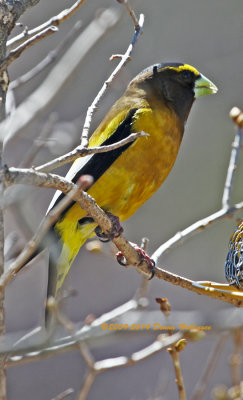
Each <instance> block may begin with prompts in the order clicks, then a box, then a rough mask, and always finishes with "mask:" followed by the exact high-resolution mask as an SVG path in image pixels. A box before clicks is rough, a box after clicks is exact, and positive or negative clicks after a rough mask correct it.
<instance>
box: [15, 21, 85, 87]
mask: <svg viewBox="0 0 243 400" xmlns="http://www.w3.org/2000/svg"><path fill="white" fill-rule="evenodd" d="M81 27H82V23H81V21H77V22H76V24H75V25H74V27H73V28H72V29H71V31H70V32H69V33H68V34H67V36H66V37H65V38H64V40H63V41H62V42H61V43H60V44H59V45H58V46H57V47H56V48H55V49H54V50H51V51H50V52H49V53H48V54H47V56H46V57H45V58H43V60H42V61H41V62H40V63H39V64H37V65H36V66H35V67H34V68H32V69H31V70H30V71H28V72H26V73H25V74H24V75H22V76H20V77H19V78H17V79H15V81H13V82H11V83H10V85H9V86H10V88H11V89H16V88H18V87H19V86H21V85H23V84H24V83H27V82H29V81H30V80H31V79H33V78H35V77H36V76H37V75H38V74H39V73H40V72H42V71H43V70H45V68H47V67H48V66H49V65H50V64H52V63H53V62H54V61H55V60H56V59H57V57H58V56H59V55H60V54H61V53H62V52H63V51H64V49H65V48H66V47H67V45H68V44H69V43H71V42H72V41H73V39H74V37H75V36H76V35H77V34H78V33H79V32H80V30H81Z"/></svg>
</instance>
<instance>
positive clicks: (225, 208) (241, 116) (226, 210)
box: [152, 107, 243, 263]
mask: <svg viewBox="0 0 243 400" xmlns="http://www.w3.org/2000/svg"><path fill="white" fill-rule="evenodd" d="M230 115H231V117H232V119H233V120H234V122H235V123H236V124H237V125H238V130H237V131H236V134H235V139H234V143H233V148H232V151H231V157H230V163H229V167H228V171H227V178H226V183H225V188H224V193H223V199H222V208H221V209H220V210H219V211H217V212H215V213H213V214H211V215H209V216H208V217H206V218H203V219H201V220H199V221H197V222H195V223H194V224H192V225H190V226H188V227H187V228H185V229H183V231H181V232H177V233H176V234H175V235H174V236H173V237H172V238H170V239H169V240H167V242H165V243H163V244H162V245H161V246H160V247H159V248H158V249H157V250H156V251H155V252H154V254H153V255H152V258H153V260H154V261H155V262H156V263H157V261H158V259H159V258H160V257H161V256H162V255H163V254H164V253H165V252H168V251H170V250H171V249H173V248H174V247H176V246H178V245H179V244H182V243H183V241H184V240H185V239H189V238H190V237H192V236H193V235H195V234H196V233H198V232H200V231H201V230H203V229H205V228H206V227H208V226H209V225H211V224H212V223H213V222H216V221H218V220H219V219H221V218H223V217H225V216H231V210H232V208H230V207H229V203H230V195H231V191H232V185H233V178H234V172H235V169H236V163H237V160H238V154H239V151H240V147H241V124H242V127H243V122H242V121H243V113H242V112H241V110H240V109H238V108H237V107H234V108H233V109H232V110H231V112H230ZM238 205H240V203H238ZM240 208H242V207H241V206H240Z"/></svg>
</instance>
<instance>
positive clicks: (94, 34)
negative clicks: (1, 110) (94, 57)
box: [0, 8, 120, 143]
mask: <svg viewBox="0 0 243 400" xmlns="http://www.w3.org/2000/svg"><path fill="white" fill-rule="evenodd" d="M119 18H120V14H119V13H118V12H117V10H114V9H113V8H112V9H107V10H105V11H103V12H102V13H101V14H100V15H99V17H98V18H96V19H95V20H94V21H92V22H91V23H90V24H89V25H88V26H87V27H86V29H85V30H84V31H83V32H82V33H81V34H80V35H79V36H78V37H77V39H76V40H75V41H74V42H73V43H72V45H71V46H70V47H69V49H68V50H67V51H66V53H65V54H64V55H63V57H62V58H61V59H60V61H59V62H58V63H57V64H56V65H55V66H54V68H53V69H52V70H51V72H50V73H49V74H48V76H47V77H46V79H45V80H44V81H43V83H42V84H41V86H39V87H38V88H37V89H36V90H35V91H34V92H33V93H32V94H31V95H30V96H29V97H28V98H27V99H26V100H24V101H23V103H21V104H20V105H19V107H18V108H17V109H16V110H15V111H14V112H13V113H12V114H11V116H10V117H9V118H8V119H7V120H6V121H4V122H2V124H1V129H0V141H2V142H3V141H5V143H6V142H7V141H8V140H9V139H10V138H13V137H14V136H15V135H17V134H18V135H19V136H21V134H23V133H24V132H25V129H26V127H27V126H28V125H29V124H30V123H31V122H33V121H34V120H35V119H36V118H37V117H39V116H40V115H41V114H42V113H43V112H44V110H46V109H47V107H48V106H49V104H50V103H51V101H52V100H53V99H54V98H56V97H57V94H59V93H60V91H61V89H63V87H64V85H65V83H66V82H67V80H68V78H69V77H70V76H71V75H72V73H73V72H74V71H75V70H76V68H77V67H78V65H79V64H80V62H81V61H82V60H83V58H84V57H85V56H86V54H87V53H88V51H89V50H90V49H91V48H92V47H93V46H94V44H95V43H96V42H97V41H98V40H99V39H100V38H101V37H102V36H103V35H104V34H105V32H107V30H108V29H110V28H111V27H112V26H114V25H115V24H116V23H117V22H118V20H119ZM70 60H72V63H70Z"/></svg>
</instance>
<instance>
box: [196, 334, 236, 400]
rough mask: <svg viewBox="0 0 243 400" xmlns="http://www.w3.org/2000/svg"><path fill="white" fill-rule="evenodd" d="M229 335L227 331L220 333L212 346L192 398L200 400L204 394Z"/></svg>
mask: <svg viewBox="0 0 243 400" xmlns="http://www.w3.org/2000/svg"><path fill="white" fill-rule="evenodd" d="M228 337H229V333H228V332H227V333H225V332H224V333H222V334H221V335H220V337H219V339H218V341H217V343H216V346H215V347H214V348H213V350H212V351H211V353H210V354H209V357H208V359H207V362H206V364H205V367H204V370H203V373H202V376H201V378H200V379H199V381H198V383H197V384H196V387H195V389H194V392H193V395H192V400H201V399H202V398H203V396H204V394H205V391H206V389H207V387H208V383H209V380H210V379H211V378H212V376H213V372H214V370H215V368H216V365H217V363H218V360H219V356H220V354H221V352H222V350H223V348H224V345H225V342H226V340H227V339H228Z"/></svg>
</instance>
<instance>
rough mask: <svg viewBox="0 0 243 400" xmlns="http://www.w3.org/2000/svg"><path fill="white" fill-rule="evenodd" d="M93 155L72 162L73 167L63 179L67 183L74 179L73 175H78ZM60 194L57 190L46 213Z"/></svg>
mask: <svg viewBox="0 0 243 400" xmlns="http://www.w3.org/2000/svg"><path fill="white" fill-rule="evenodd" d="M93 155H94V154H91V155H89V156H86V157H80V158H78V159H77V160H76V161H74V163H73V165H72V166H71V168H70V169H69V171H68V173H67V175H66V176H65V178H67V179H68V180H69V181H71V180H73V178H74V177H75V175H76V174H77V173H78V171H80V170H81V169H82V168H83V167H84V166H85V164H86V163H87V162H88V161H89V160H90V159H91V158H92V157H93ZM61 194H62V192H61V191H60V190H57V191H56V193H55V194H54V196H53V198H52V201H51V202H50V205H49V207H48V209H47V213H48V212H49V211H50V210H51V209H52V208H53V207H54V205H55V203H56V201H57V199H58V197H59V196H60V195H61Z"/></svg>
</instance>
